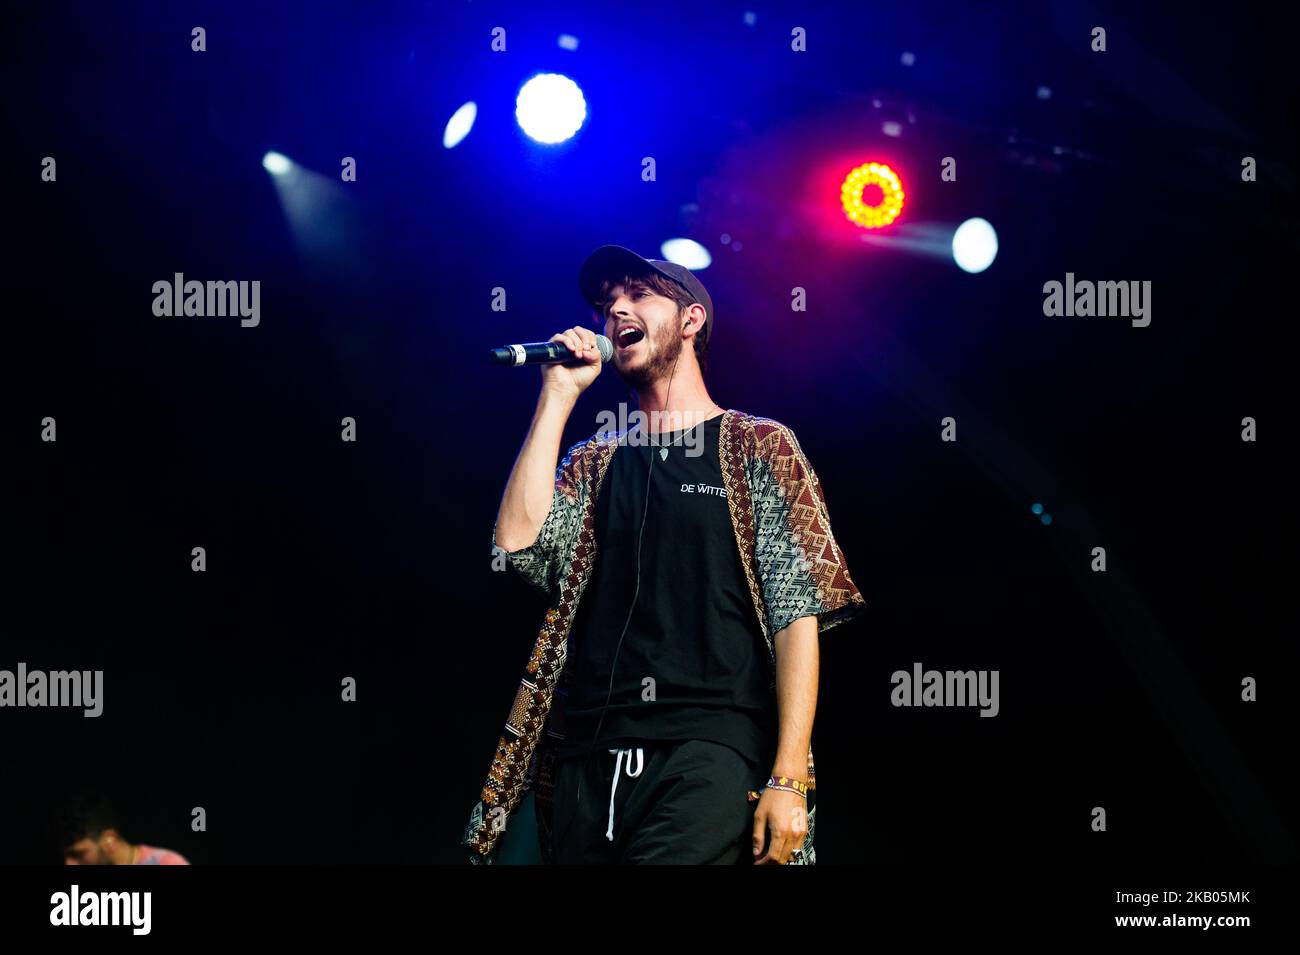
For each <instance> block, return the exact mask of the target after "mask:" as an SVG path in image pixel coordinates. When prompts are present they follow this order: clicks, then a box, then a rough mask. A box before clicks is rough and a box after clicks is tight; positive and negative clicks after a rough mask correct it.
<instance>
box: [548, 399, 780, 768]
mask: <svg viewBox="0 0 1300 955" xmlns="http://www.w3.org/2000/svg"><path fill="white" fill-rule="evenodd" d="M721 422H722V417H721V416H720V415H719V416H716V417H713V418H710V419H708V420H707V421H704V422H701V423H700V424H697V425H696V426H695V428H693V429H684V430H681V431H672V432H664V433H661V434H648V433H647V434H636V433H634V434H633V436H632V439H633V443H631V444H629V443H628V438H627V436H624V438H623V439H622V440H621V441H620V444H619V447H618V449H617V450H616V451H615V452H614V456H613V459H612V460H611V461H610V464H609V468H608V470H607V471H606V473H605V477H604V481H603V483H602V485H601V489H600V493H599V497H598V499H597V502H596V527H595V530H596V544H597V550H596V565H595V567H594V568H593V570H592V577H591V580H590V581H589V582H588V585H587V588H586V590H585V591H584V592H583V596H582V600H581V601H580V602H579V605H578V610H577V614H576V615H575V618H574V622H573V627H572V630H571V631H570V635H569V645H568V659H567V661H566V664H565V666H566V667H567V668H570V673H569V679H568V681H567V682H568V685H567V693H565V692H564V690H563V689H560V690H557V696H556V700H555V702H556V705H558V706H560V707H561V708H562V709H561V711H562V713H563V714H564V723H565V733H566V739H565V740H564V741H562V742H557V745H556V750H555V751H556V754H557V756H558V757H560V758H565V757H568V756H574V755H582V754H585V753H586V752H587V751H588V748H589V747H590V746H591V742H592V740H593V739H594V738H595V732H596V727H597V723H598V722H599V721H600V719H601V712H602V710H603V709H604V706H605V700H606V695H607V694H609V708H608V710H607V711H605V714H604V722H603V723H601V724H600V744H599V745H598V746H596V747H595V748H596V751H597V752H599V751H600V750H601V749H604V748H613V747H615V746H618V747H620V748H624V747H627V746H629V745H635V744H638V743H642V742H645V741H651V740H683V739H706V740H712V741H714V742H718V743H723V744H725V745H727V746H730V747H732V748H733V749H735V750H737V751H738V752H740V753H741V754H742V755H744V756H746V757H748V758H749V759H751V760H753V761H754V762H756V763H760V764H765V763H766V762H770V760H771V759H772V758H773V757H774V756H775V751H776V730H777V719H776V698H775V695H774V694H773V693H772V692H771V690H770V687H771V682H772V671H771V664H770V660H769V657H768V653H767V648H766V643H765V642H764V640H763V635H762V630H761V629H760V628H759V624H758V618H757V616H756V614H755V610H754V603H753V600H752V598H751V597H750V594H749V587H748V584H747V583H746V580H745V572H744V568H743V566H742V565H741V558H740V551H739V548H738V547H737V545H736V537H735V533H734V531H733V530H732V524H731V514H730V510H729V507H728V503H727V497H726V489H725V487H724V486H723V482H722V468H721V465H720V463H719V459H718V441H719V434H720V428H721ZM701 431H702V432H703V447H702V452H701V443H700V434H701ZM688 432H690V434H689V435H688ZM638 441H639V442H640V443H637V442H638ZM665 449H666V450H667V452H668V453H667V456H666V457H665V456H663V451H664V450H665ZM651 455H654V469H653V472H651V471H650V462H651ZM647 475H649V479H650V482H651V483H650V504H649V509H648V510H647V511H646V514H645V529H644V532H643V536H642V540H641V582H640V589H639V591H638V589H637V531H638V529H639V528H640V527H641V524H642V510H643V508H644V507H645V503H646V496H645V495H646V480H647ZM634 593H635V595H636V606H635V609H633V610H632V613H631V620H630V621H629V620H628V612H629V608H631V606H632V600H633V595H634ZM624 624H626V625H627V632H626V634H625V635H624V636H623V642H622V648H621V650H618V652H617V664H618V665H617V668H616V669H614V662H615V651H616V648H617V647H618V643H619V635H620V633H623V628H624ZM612 669H613V670H614V672H613V692H612V694H611V693H609V690H610V674H611V670H612ZM651 680H653V684H651V683H650V682H649V681H651ZM564 682H565V681H561V686H562V687H563V685H564ZM652 690H653V693H652Z"/></svg>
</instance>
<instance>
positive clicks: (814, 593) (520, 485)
mask: <svg viewBox="0 0 1300 955" xmlns="http://www.w3.org/2000/svg"><path fill="white" fill-rule="evenodd" d="M579 286H580V288H581V290H582V294H583V296H584V298H585V299H586V300H587V302H588V303H589V304H591V306H592V307H593V308H594V309H595V310H596V315H597V317H598V321H599V322H600V323H601V324H602V325H603V331H604V334H605V335H606V336H607V337H609V338H610V339H611V340H612V341H613V343H614V348H615V351H614V357H613V364H614V368H615V370H616V371H617V372H618V374H619V375H620V377H621V378H622V379H623V380H624V381H625V382H626V383H627V384H628V386H629V387H630V388H631V389H632V390H633V391H634V392H635V394H636V398H637V404H638V409H639V411H640V412H641V414H640V415H639V416H637V417H639V418H640V422H639V423H638V425H637V427H635V428H628V429H627V430H626V431H623V432H605V433H598V434H596V435H593V436H592V437H591V438H589V439H587V440H586V441H581V442H578V443H577V444H575V445H574V446H573V447H571V448H570V449H569V451H568V453H567V454H566V455H565V457H564V459H563V461H561V462H560V464H559V467H558V468H557V467H556V458H557V456H558V454H559V450H560V442H561V438H562V435H563V431H564V427H565V423H566V422H567V421H568V418H569V415H570V414H571V413H572V411H573V408H574V405H575V403H576V402H577V400H578V396H579V395H581V394H582V392H583V391H584V390H585V389H586V388H587V387H588V386H589V385H590V384H591V383H592V382H593V381H594V380H595V379H596V377H597V375H599V374H600V372H601V371H602V364H603V363H602V362H601V359H600V356H599V354H598V353H597V350H596V347H595V345H596V333H595V332H594V331H593V330H592V329H590V328H584V327H581V326H578V327H574V328H570V329H568V330H567V331H563V332H560V333H558V334H556V335H554V336H552V338H551V339H550V340H551V341H552V342H559V343H562V344H564V345H566V346H567V347H568V348H569V349H570V350H571V351H572V352H573V354H574V355H575V359H574V360H573V361H570V362H568V363H555V364H548V365H544V366H542V387H541V394H540V396H539V398H538V402H537V406H536V409H535V411H534V413H533V418H532V423H531V425H530V426H529V429H528V433H527V436H526V437H525V439H524V444H523V448H522V449H521V451H520V452H519V456H518V458H517V459H516V461H515V464H514V468H513V470H512V471H511V473H510V477H509V480H508V481H507V483H506V487H505V493H504V494H503V496H502V499H501V506H500V510H499V511H498V514H497V520H496V525H495V527H494V530H493V548H494V553H498V554H499V553H502V552H504V553H505V556H506V557H507V558H508V560H509V562H510V564H511V565H512V566H513V567H515V569H516V570H517V571H519V572H520V573H521V574H522V575H523V576H524V577H525V578H526V579H527V580H528V581H529V582H530V583H532V584H533V585H534V586H536V587H537V588H538V589H539V590H541V591H542V592H544V593H546V594H547V595H548V597H549V598H550V600H551V609H550V610H549V611H548V612H547V615H546V621H545V623H544V624H543V626H542V629H541V632H540V633H539V635H538V638H537V641H536V644H535V647H534V650H533V653H532V655H531V658H530V660H529V663H528V666H527V669H526V671H525V674H524V676H523V679H522V681H521V684H520V687H519V690H518V691H517V693H516V697H515V702H514V705H513V707H512V708H511V712H510V716H509V719H508V721H507V723H506V726H505V731H504V733H503V735H502V736H501V739H500V741H499V742H498V744H497V751H496V754H495V757H494V759H493V762H492V766H491V768H490V771H489V774H488V777H487V780H486V782H485V783H484V787H483V790H482V794H481V797H480V801H479V802H478V804H476V806H475V807H474V811H473V813H472V815H471V818H470V822H469V826H468V827H467V829H466V832H465V837H464V844H465V845H466V846H467V847H468V848H469V849H470V850H471V851H470V859H471V861H473V862H476V863H485V862H486V863H491V862H493V861H494V858H493V853H494V851H495V848H496V845H497V842H498V839H499V837H500V835H501V834H502V833H503V832H504V831H505V829H506V828H507V822H508V817H509V814H510V813H511V812H512V811H513V810H514V808H515V807H516V806H517V805H518V802H519V801H520V799H521V798H522V797H523V795H524V793H525V792H526V791H528V790H530V789H532V790H534V793H535V796H536V804H537V809H538V822H539V831H540V835H541V842H542V846H541V848H542V853H543V858H544V859H545V860H546V861H548V862H555V863H561V864H564V863H579V864H608V863H678V864H746V863H759V864H776V865H784V864H812V863H814V862H815V861H816V860H815V854H814V852H813V841H812V837H813V816H814V810H813V795H814V794H813V790H814V788H815V781H814V775H813V761H812V750H811V746H810V742H811V735H812V725H813V715H814V712H815V710H816V703H817V678H818V633H819V630H821V631H824V630H827V629H829V628H830V627H832V626H835V625H838V624H839V623H842V622H843V621H845V620H847V619H850V618H851V617H853V616H855V615H856V614H858V613H859V612H861V611H862V610H863V609H864V606H865V602H864V600H863V598H862V596H861V594H860V593H859V592H858V589H857V587H856V586H855V585H854V583H853V581H852V580H851V579H850V577H849V573H848V567H847V565H846V563H845V561H844V558H843V555H842V554H841V553H840V551H839V548H838V547H837V546H836V543H835V540H834V537H833V536H832V534H831V527H830V519H829V515H828V513H827V509H826V502H825V497H824V494H823V492H822V488H821V485H820V483H819V482H818V480H817V476H816V474H815V473H814V472H813V469H812V467H811V465H810V464H809V463H808V460H807V459H806V458H805V457H804V455H803V452H802V449H801V448H800V447H799V443H798V441H797V440H796V439H795V436H794V432H793V431H791V430H790V429H789V428H788V427H786V426H785V425H783V424H781V423H779V422H777V421H774V420H772V419H770V418H762V417H757V416H753V415H748V414H745V413H743V412H739V411H734V410H723V409H722V408H721V407H719V406H718V404H717V403H716V402H715V401H714V400H713V399H712V397H710V395H709V392H708V388H707V387H706V386H705V383H704V378H703V373H702V369H703V367H704V359H705V355H706V353H707V350H708V347H709V340H710V337H711V334H710V333H711V331H712V328H713V320H714V314H713V303H712V300H711V298H710V296H709V293H708V291H707V290H706V289H705V288H704V286H703V285H702V284H701V283H700V281H699V279H697V278H696V277H695V276H694V275H693V274H691V272H689V271H688V270H687V269H685V268H683V267H681V266H680V265H676V264H674V263H671V262H665V261H662V260H658V259H649V260H648V259H643V258H642V257H641V256H639V255H637V254H635V253H634V252H631V251H629V250H628V249H625V248H621V247H619V246H609V245H607V246H603V247H601V248H599V249H597V250H596V251H595V252H593V253H592V254H591V255H590V256H588V258H587V260H586V261H585V263H584V264H583V266H582V268H581V270H580V272H579ZM615 451H617V452H618V453H617V454H616V453H614V452H615Z"/></svg>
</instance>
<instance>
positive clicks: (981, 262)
mask: <svg viewBox="0 0 1300 955" xmlns="http://www.w3.org/2000/svg"><path fill="white" fill-rule="evenodd" d="M952 257H953V261H955V262H956V263H957V266H958V268H960V269H962V270H963V271H965V272H983V271H984V270H985V269H987V268H988V267H989V266H990V265H992V264H993V260H994V259H996V258H997V257H998V234H997V232H995V231H994V229H993V226H992V225H991V224H990V223H989V221H988V220H987V219H980V218H975V219H967V220H966V221H965V222H963V223H962V224H961V225H959V226H958V227H957V231H956V232H954V233H953V234H952Z"/></svg>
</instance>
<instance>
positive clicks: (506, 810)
mask: <svg viewBox="0 0 1300 955" xmlns="http://www.w3.org/2000/svg"><path fill="white" fill-rule="evenodd" d="M620 437H621V434H620V433H616V432H601V433H598V434H596V435H593V436H592V437H591V438H588V439H587V440H586V441H579V442H578V443H577V444H575V445H573V447H571V448H569V450H568V452H567V453H566V454H565V456H564V459H563V460H562V461H561V462H560V464H559V466H558V467H557V468H556V472H555V494H554V497H553V498H552V501H551V509H550V512H549V513H548V514H547V515H546V520H545V521H544V522H543V524H542V529H541V531H540V532H539V533H538V536H537V540H536V541H534V542H533V543H532V544H530V545H529V546H528V547H524V548H522V549H520V550H517V551H513V552H507V551H503V550H500V549H499V548H498V547H497V543H496V528H495V527H494V528H493V532H492V547H493V553H494V554H495V553H502V554H505V555H506V557H507V559H508V560H509V561H510V564H511V566H513V567H514V568H515V569H516V570H517V571H518V572H519V573H521V574H522V575H523V576H524V578H525V579H526V580H528V582H529V583H531V584H532V585H533V586H535V587H536V588H538V589H539V590H541V591H542V592H543V593H545V594H546V595H547V597H548V598H549V600H550V603H551V606H550V609H548V610H547V612H546V619H545V621H544V622H543V624H542V628H541V630H540V632H539V633H538V634H537V640H536V642H535V644H534V646H533V652H532V654H531V655H530V657H529V659H528V665H527V668H526V669H525V672H524V675H523V678H522V680H520V684H519V689H518V691H517V692H516V694H515V699H514V705H513V706H512V707H511V708H510V715H509V718H508V719H507V720H506V724H505V730H504V732H503V733H502V735H501V738H500V739H499V740H498V742H497V747H496V754H495V755H494V757H493V759H492V765H491V768H490V769H489V771H488V776H487V780H486V781H485V782H484V784H483V789H482V791H481V793H480V795H479V801H478V802H477V803H476V804H475V806H474V809H473V811H472V812H471V813H470V819H469V824H468V826H467V827H466V829H465V834H464V837H463V839H462V845H464V846H466V847H467V848H468V850H469V857H470V861H471V862H474V863H475V864H491V863H492V862H493V861H494V853H495V850H496V847H497V842H498V840H499V839H500V837H501V834H502V832H503V831H504V830H505V827H506V823H507V820H508V819H509V816H510V813H511V812H513V811H514V810H515V808H516V807H517V806H518V805H519V802H520V801H521V800H522V799H523V797H524V795H525V794H526V793H527V792H528V791H530V790H531V791H532V792H533V794H534V802H535V807H536V815H537V824H538V833H539V838H540V841H541V852H542V858H543V861H545V862H548V863H550V862H552V861H553V858H554V856H553V849H552V845H551V821H552V820H551V805H552V804H551V797H552V792H553V786H554V769H555V759H554V753H553V747H552V746H551V745H548V743H549V740H555V739H563V737H564V727H563V726H562V725H561V722H562V720H561V718H562V713H560V712H559V709H557V712H556V714H555V716H554V718H552V714H551V705H552V700H553V695H554V690H555V688H556V686H557V684H558V685H559V686H561V687H564V686H565V685H566V684H565V682H564V680H565V679H566V675H565V668H564V661H565V652H566V648H567V641H568V635H569V629H570V627H571V625H572V622H573V618H574V613H575V611H576V610H577V607H578V601H579V600H581V599H582V593H583V589H584V588H585V587H586V585H587V581H588V580H589V579H590V577H591V572H592V569H593V568H594V567H595V561H596V543H597V542H596V516H595V515H596V498H597V495H598V494H599V492H600V487H601V482H602V479H603V478H604V476H605V472H606V469H607V468H608V467H609V462H610V458H612V457H613V455H614V452H615V451H616V450H617V448H618V442H619V439H620ZM719 444H720V448H719V456H720V459H721V462H720V463H721V465H722V479H723V484H724V486H725V487H726V491H727V503H728V506H729V509H730V512H731V523H732V528H733V530H734V531H735V535H736V546H737V547H738V548H739V549H740V554H741V558H742V559H741V563H742V565H743V566H744V570H745V578H746V581H747V582H748V584H749V591H750V595H751V596H752V598H753V601H754V609H755V611H756V613H757V615H758V621H759V625H760V629H761V630H762V633H763V639H764V641H765V642H766V644H767V650H768V660H769V663H770V665H771V683H770V687H769V689H770V692H771V693H772V694H773V697H775V694H776V653H775V649H774V645H773V638H774V636H775V634H776V633H778V632H779V631H780V630H782V629H783V628H784V627H786V626H787V625H789V624H790V623H791V622H792V621H794V620H797V619H799V618H800V617H806V616H810V615H815V616H816V617H817V618H818V624H819V627H818V629H819V631H825V630H829V629H830V628H831V627H834V626H837V625H838V624H841V623H843V622H844V621H845V620H849V619H851V618H852V617H855V616H857V614H859V613H861V612H862V611H863V610H864V609H865V607H866V602H865V601H864V600H863V597H862V595H861V594H860V593H859V592H858V588H857V587H856V586H855V585H854V583H853V581H852V580H851V579H850V578H849V569H848V566H847V564H846V563H845V561H844V556H843V555H842V554H841V553H840V550H839V548H838V547H837V546H836V544H835V538H834V537H833V536H832V535H831V525H830V516H829V514H828V513H827V510H826V499H825V496H824V494H823V493H822V488H821V484H820V483H819V482H818V480H817V475H816V474H815V473H814V472H813V469H812V466H811V465H810V464H809V463H808V459H807V458H805V457H804V454H803V451H802V449H801V448H800V447H799V442H798V441H797V440H795V436H794V432H793V431H791V430H790V429H789V428H788V427H786V426H785V425H783V424H781V423H780V422H778V421H773V420H772V419H771V418H760V417H757V416H755V415H748V414H745V413H744V412H740V411H734V410H728V411H726V412H724V414H723V416H722V422H721V428H720V440H719ZM548 738H549V740H548ZM815 779H816V777H815V775H814V768H813V753H812V749H811V748H809V750H808V780H809V791H808V796H807V800H808V803H807V805H808V812H807V825H808V832H807V836H806V838H805V840H804V844H803V845H802V846H801V847H800V848H799V849H797V850H795V851H794V853H793V854H792V855H791V857H790V860H789V864H790V865H812V864H814V863H815V862H816V854H815V853H814V851H813V829H814V815H815V809H816V807H815V789H814V788H813V787H814V786H815Z"/></svg>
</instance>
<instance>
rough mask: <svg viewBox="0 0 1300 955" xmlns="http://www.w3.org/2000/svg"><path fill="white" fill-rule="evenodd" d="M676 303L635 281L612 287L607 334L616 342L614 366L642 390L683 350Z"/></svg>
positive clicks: (664, 374) (667, 370)
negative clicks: (627, 285)
mask: <svg viewBox="0 0 1300 955" xmlns="http://www.w3.org/2000/svg"><path fill="white" fill-rule="evenodd" d="M681 325H682V318H681V317H680V316H679V315H678V312H677V303H676V302H674V301H673V300H672V299H670V298H665V297H664V296H662V295H659V294H657V293H655V292H654V291H652V290H650V289H648V288H645V287H643V286H639V285H637V284H636V283H635V282H634V283H632V285H631V287H630V288H626V289H625V288H624V287H623V286H622V285H615V286H614V287H613V288H612V289H610V305H609V309H608V310H607V311H606V313H605V335H606V336H607V337H608V338H609V340H610V341H612V342H613V343H614V368H615V369H616V370H617V371H618V373H619V375H621V376H622V378H623V380H624V381H625V382H627V383H628V385H629V386H630V387H632V388H635V389H637V390H638V391H641V390H643V389H645V388H646V387H648V386H649V385H650V384H652V383H654V382H656V381H658V380H659V379H661V378H664V377H667V375H668V374H669V373H670V372H671V371H672V369H673V364H674V363H675V362H676V361H677V357H678V356H679V355H680V354H681V351H682V336H681Z"/></svg>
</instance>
